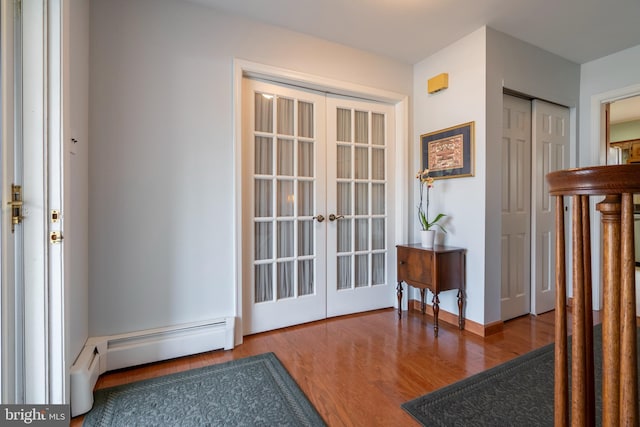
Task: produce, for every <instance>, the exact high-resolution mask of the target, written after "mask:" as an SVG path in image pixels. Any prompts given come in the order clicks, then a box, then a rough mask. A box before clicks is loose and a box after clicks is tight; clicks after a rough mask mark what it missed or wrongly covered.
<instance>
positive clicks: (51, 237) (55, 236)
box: [49, 231, 63, 243]
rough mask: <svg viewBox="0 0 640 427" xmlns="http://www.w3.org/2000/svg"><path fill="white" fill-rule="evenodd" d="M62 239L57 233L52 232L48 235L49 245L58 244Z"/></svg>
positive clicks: (60, 234)
mask: <svg viewBox="0 0 640 427" xmlns="http://www.w3.org/2000/svg"><path fill="white" fill-rule="evenodd" d="M62 239H63V237H62V233H61V232H59V231H52V232H51V233H49V241H50V242H51V243H60V242H61V241H62Z"/></svg>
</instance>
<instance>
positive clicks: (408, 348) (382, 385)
mask: <svg viewBox="0 0 640 427" xmlns="http://www.w3.org/2000/svg"><path fill="white" fill-rule="evenodd" d="M598 314H599V313H598V312H594V321H595V322H596V323H597V322H599V316H598ZM553 316H554V314H553V312H550V313H546V314H543V315H540V316H537V317H536V316H523V317H520V318H517V319H514V320H511V321H508V322H506V323H505V325H504V329H503V331H502V332H499V333H497V334H494V335H491V336H489V337H487V338H482V337H479V336H477V335H474V334H471V333H469V332H465V331H459V330H458V329H457V328H456V327H454V326H451V325H448V324H445V323H443V322H440V332H439V336H438V338H434V336H433V321H432V320H433V319H432V318H431V317H429V316H423V315H422V314H421V313H420V312H418V311H409V312H404V313H403V316H402V319H401V320H400V319H398V315H397V312H396V311H395V310H393V309H386V310H379V311H374V312H368V313H361V314H356V315H350V316H344V317H339V318H333V319H328V320H323V321H319V322H314V323H309V324H305V325H299V326H294V327H290V328H286V329H281V330H278V331H271V332H265V333H261V334H257V335H252V336H247V337H245V338H244V343H243V344H241V345H239V346H237V347H236V348H235V349H233V350H229V351H223V350H219V351H213V352H208V353H202V354H199V355H194V356H189V357H183V358H180V359H174V360H170V361H165V362H158V363H153V364H149V365H144V366H140V367H136V368H129V369H123V370H119V371H115V372H108V373H106V374H104V375H102V376H101V377H100V378H99V379H98V383H97V384H96V389H99V388H104V387H112V386H115V385H119V384H124V383H129V382H133V381H139V380H142V379H146V378H152V377H157V376H161V375H166V374H170V373H174V372H179V371H184V370H188V369H193V368H197V367H201V366H206V365H211V364H216V363H221V362H225V361H228V360H233V359H239V358H243V357H246V356H251V355H255V354H260V353H265V352H274V353H275V354H276V355H277V356H278V358H279V359H280V361H281V362H282V363H283V364H284V366H285V367H286V368H287V370H288V371H289V373H290V374H291V376H292V377H293V378H294V379H295V380H296V382H297V383H298V385H299V386H300V388H301V389H302V390H303V391H304V392H305V394H306V395H307V397H308V398H309V399H310V400H311V402H312V403H313V405H314V406H315V407H316V408H317V410H318V412H319V413H320V415H321V416H322V417H323V418H324V420H325V421H326V423H327V424H328V425H329V426H362V425H367V426H411V425H417V423H416V422H415V421H414V420H413V418H412V417H411V416H410V415H408V414H407V413H406V412H405V411H404V410H403V409H402V408H401V407H400V405H401V404H402V403H404V402H406V401H408V400H411V399H413V398H415V397H418V396H421V395H423V394H426V393H429V392H431V391H434V390H436V389H438V388H440V387H443V386H445V385H447V384H451V383H453V382H456V381H458V380H461V379H463V378H466V377H468V376H471V375H473V374H475V373H478V372H481V371H484V370H486V369H488V368H491V367H493V366H495V365H498V364H500V363H502V362H505V361H507V360H510V359H513V358H514V357H516V356H519V355H521V354H524V353H527V352H528V351H531V350H533V349H535V348H538V347H541V346H544V345H546V344H549V343H551V342H552V341H553V336H554V317H553ZM82 418H83V417H82V416H80V417H75V418H73V419H72V422H71V426H80V425H81V423H82Z"/></svg>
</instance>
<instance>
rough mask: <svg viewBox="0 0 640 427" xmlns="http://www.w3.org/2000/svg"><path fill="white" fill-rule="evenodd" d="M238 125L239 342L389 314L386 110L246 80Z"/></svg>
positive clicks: (389, 122)
mask: <svg viewBox="0 0 640 427" xmlns="http://www.w3.org/2000/svg"><path fill="white" fill-rule="evenodd" d="M242 122H243V150H242V151H243V174H242V175H243V179H245V180H246V181H245V182H244V183H243V195H242V198H243V199H242V206H243V227H242V228H243V233H242V234H243V242H242V245H243V246H242V247H243V249H242V253H243V325H244V328H243V329H244V331H243V332H244V334H245V335H246V334H251V333H257V332H262V331H267V330H271V329H276V328H281V327H286V326H291V325H295V324H300V323H305V322H310V321H314V320H319V319H324V318H326V317H328V316H336V315H341V314H347V313H355V312H359V311H364V310H371V309H377V308H383V307H389V306H392V305H393V301H394V299H393V298H394V292H393V289H394V288H393V286H392V285H393V283H394V281H395V280H394V279H393V277H394V275H395V269H393V268H390V267H389V266H390V265H393V262H392V261H393V260H390V259H389V256H392V255H393V251H390V249H389V246H390V245H392V243H393V241H394V240H393V236H392V235H391V234H390V232H392V231H393V227H390V226H388V224H390V223H391V222H390V221H393V212H392V209H390V208H389V206H392V202H393V191H391V189H392V188H393V185H392V183H393V181H392V179H391V177H393V170H392V169H391V168H390V165H392V164H393V154H394V153H393V146H394V145H393V140H392V138H390V136H389V135H393V134H394V133H393V132H394V119H393V108H392V107H391V106H388V105H385V104H376V103H371V102H363V101H356V100H353V99H348V98H339V97H335V96H326V95H325V94H323V93H318V92H315V91H311V90H304V89H300V88H292V87H287V86H284V85H276V84H273V83H268V82H264V81H258V80H253V79H246V78H245V79H243V120H242ZM392 270H393V271H392Z"/></svg>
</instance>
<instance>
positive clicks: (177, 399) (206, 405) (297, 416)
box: [83, 353, 325, 427]
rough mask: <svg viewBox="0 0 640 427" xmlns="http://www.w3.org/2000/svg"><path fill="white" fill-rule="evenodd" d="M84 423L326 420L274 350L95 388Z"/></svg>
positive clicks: (318, 422) (318, 423) (314, 422)
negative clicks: (141, 379) (146, 378)
mask: <svg viewBox="0 0 640 427" xmlns="http://www.w3.org/2000/svg"><path fill="white" fill-rule="evenodd" d="M83 425H84V426H127V427H130V426H198V427H200V426H324V425H325V423H324V421H323V420H322V418H321V417H320V415H319V414H318V412H317V411H316V409H315V408H314V407H313V405H311V403H310V402H309V400H308V399H307V397H306V396H305V395H304V393H303V392H302V390H300V387H298V385H297V384H296V382H295V381H294V380H293V378H291V376H290V375H289V373H288V372H287V371H286V369H285V368H284V366H283V365H282V363H281V362H280V361H279V360H278V358H277V357H276V356H275V354H273V353H265V354H261V355H258V356H252V357H248V358H244V359H239V360H233V361H230V362H225V363H221V364H218V365H212V366H206V367H203V368H198V369H193V370H190V371H186V372H180V373H176V374H171V375H166V376H163V377H159V378H153V379H149V380H144V381H139V382H135V383H131V384H125V385H121V386H117V387H112V388H108V389H102V390H98V391H96V392H95V393H94V405H93V408H92V409H91V411H90V412H89V413H87V415H86V416H85V418H84V424H83Z"/></svg>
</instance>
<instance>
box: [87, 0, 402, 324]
mask: <svg viewBox="0 0 640 427" xmlns="http://www.w3.org/2000/svg"><path fill="white" fill-rule="evenodd" d="M90 31H91V42H90V105H89V107H90V109H89V111H90V126H89V132H90V140H91V150H90V158H89V164H90V172H89V174H90V176H89V178H90V197H89V205H90V231H89V235H90V244H89V261H90V271H89V276H90V289H89V294H90V295H89V298H90V302H89V306H90V314H89V325H90V328H89V333H90V335H92V336H95V335H107V334H116V333H122V332H128V331H134V330H142V329H147V328H153V327H160V326H166V325H172V324H178V323H184V322H191V321H198V320H204V319H209V318H218V317H221V316H232V315H234V314H235V306H236V301H235V292H236V283H235V277H234V257H233V250H232V249H233V244H234V242H233V238H234V237H233V236H234V234H233V230H234V226H235V224H234V215H233V206H234V200H235V197H236V196H235V194H234V192H233V179H234V175H235V171H234V158H233V144H234V141H233V138H234V128H233V120H234V118H233V111H234V105H233V93H232V90H233V87H232V84H233V74H232V73H233V59H234V58H240V59H245V60H249V61H253V62H258V63H263V64H267V65H272V66H276V67H280V68H285V69H290V70H293V71H299V72H303V73H308V74H313V75H319V76H323V77H327V78H331V79H336V80H341V81H347V82H353V83H357V84H360V85H365V86H370V87H376V88H380V89H385V90H389V91H393V92H397V93H405V94H409V93H411V89H412V86H411V81H412V74H411V72H412V69H411V66H410V65H407V64H402V63H399V62H395V61H392V60H388V59H385V58H381V57H378V56H374V55H371V54H368V53H365V52H362V51H357V50H354V49H350V48H347V47H344V46H341V45H337V44H333V43H329V42H326V41H322V40H319V39H316V38H312V37H309V36H306V35H302V34H299V33H294V32H290V31H287V30H284V29H278V28H275V27H270V26H266V25H262V24H258V23H254V22H251V21H248V20H244V19H240V18H237V17H234V16H231V15H226V14H222V13H219V12H216V11H214V10H212V9H209V8H206V7H203V6H200V5H196V4H191V3H188V2H183V1H170V0H135V1H132V0H92V1H91V30H90Z"/></svg>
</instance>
